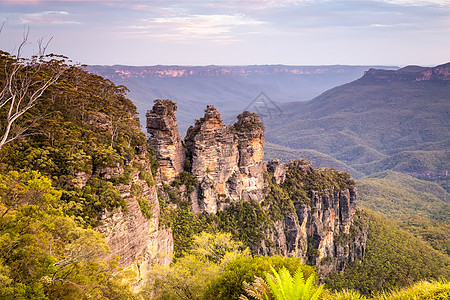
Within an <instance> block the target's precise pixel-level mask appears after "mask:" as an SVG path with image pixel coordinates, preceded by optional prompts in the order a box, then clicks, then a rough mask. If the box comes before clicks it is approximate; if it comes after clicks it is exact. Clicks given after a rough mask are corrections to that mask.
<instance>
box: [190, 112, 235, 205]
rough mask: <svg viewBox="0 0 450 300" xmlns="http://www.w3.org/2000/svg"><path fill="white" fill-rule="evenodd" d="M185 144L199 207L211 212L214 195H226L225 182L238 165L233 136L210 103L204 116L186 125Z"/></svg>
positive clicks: (215, 198) (227, 191) (227, 193)
mask: <svg viewBox="0 0 450 300" xmlns="http://www.w3.org/2000/svg"><path fill="white" fill-rule="evenodd" d="M185 144H186V148H187V149H188V151H189V154H190V157H191V164H192V170H191V173H192V174H193V175H194V176H195V177H196V178H197V180H198V182H199V184H198V186H197V188H198V192H197V193H198V195H199V197H198V198H199V200H200V203H199V204H200V205H199V206H200V209H201V210H204V211H206V212H208V213H215V212H217V209H218V204H217V198H218V195H220V194H223V195H227V196H229V195H230V191H229V188H228V186H227V182H228V180H229V179H230V177H231V176H232V175H233V173H234V172H235V171H236V170H237V168H238V161H239V152H238V147H237V143H236V137H235V136H234V134H233V133H232V132H231V131H230V130H229V129H228V128H227V127H226V126H225V125H224V124H223V122H222V118H221V117H220V114H219V112H218V111H217V110H216V109H215V108H214V106H212V105H208V107H207V108H206V110H205V116H204V117H203V118H201V119H200V120H197V121H196V123H195V125H194V126H191V127H189V129H188V131H187V134H186V138H185Z"/></svg>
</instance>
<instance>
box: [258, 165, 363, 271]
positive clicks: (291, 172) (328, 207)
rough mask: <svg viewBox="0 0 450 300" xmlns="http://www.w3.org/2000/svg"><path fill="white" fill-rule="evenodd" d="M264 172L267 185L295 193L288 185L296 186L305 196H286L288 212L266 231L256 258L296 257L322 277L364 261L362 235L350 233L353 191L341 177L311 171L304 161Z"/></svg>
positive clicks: (360, 233)
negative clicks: (267, 176)
mask: <svg viewBox="0 0 450 300" xmlns="http://www.w3.org/2000/svg"><path fill="white" fill-rule="evenodd" d="M267 169H268V171H269V172H271V173H272V174H273V181H274V182H273V183H272V184H275V185H276V186H278V187H279V188H282V189H284V190H285V191H288V190H289V189H293V188H294V187H293V185H292V182H299V183H300V185H301V186H302V187H303V188H302V190H304V191H305V192H306V194H307V197H306V198H303V199H302V198H296V196H293V197H292V196H291V199H292V204H293V209H291V210H289V209H286V210H284V211H283V217H282V220H281V221H279V222H277V223H275V224H274V226H272V227H271V228H270V229H269V230H268V231H267V236H268V240H269V241H270V243H267V242H266V243H264V244H263V245H262V247H261V248H260V249H258V252H259V254H263V255H274V254H282V255H290V256H298V257H301V258H302V259H303V260H304V261H305V262H307V261H308V262H309V263H310V264H312V265H315V266H317V267H318V269H319V274H320V275H321V276H322V277H323V276H326V275H327V274H329V273H330V272H332V271H340V270H343V269H344V267H345V265H346V263H347V262H348V261H353V260H362V259H363V257H364V253H365V244H366V240H367V232H366V231H364V230H359V231H358V230H353V231H352V232H351V231H350V228H351V226H352V225H353V218H354V215H355V212H356V198H357V192H356V187H355V185H354V183H353V181H351V180H349V178H347V176H346V175H345V173H343V172H337V171H331V170H328V171H322V170H315V169H314V166H313V165H312V164H311V163H306V162H305V161H304V160H303V161H292V162H290V163H288V164H287V165H283V164H282V163H281V162H280V161H279V160H275V161H271V162H269V163H268V167H267ZM325 172H328V173H325ZM321 178H322V179H321ZM323 178H327V179H323ZM312 180H314V181H312ZM289 181H291V182H289ZM285 205H286V203H285ZM266 244H270V245H275V246H272V247H267V246H265V245H266Z"/></svg>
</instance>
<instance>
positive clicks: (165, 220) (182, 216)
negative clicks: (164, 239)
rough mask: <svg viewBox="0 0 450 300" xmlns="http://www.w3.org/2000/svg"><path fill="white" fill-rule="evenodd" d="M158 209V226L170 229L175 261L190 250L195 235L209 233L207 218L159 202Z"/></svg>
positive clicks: (209, 227) (188, 210)
mask: <svg viewBox="0 0 450 300" xmlns="http://www.w3.org/2000/svg"><path fill="white" fill-rule="evenodd" d="M160 209H161V215H160V220H159V221H160V224H161V225H162V226H165V227H168V228H171V229H172V234H173V241H174V258H175V259H177V258H179V257H181V256H183V255H184V254H186V253H187V252H188V251H189V250H190V249H191V247H192V245H193V242H194V240H193V237H194V236H195V235H197V234H200V233H201V232H202V231H205V230H206V231H211V226H210V223H211V222H210V221H209V220H208V217H207V216H204V215H196V214H194V213H193V212H192V211H191V210H190V209H186V208H178V209H177V208H174V207H171V206H168V205H167V204H165V203H164V202H163V201H160ZM213 231H214V230H213Z"/></svg>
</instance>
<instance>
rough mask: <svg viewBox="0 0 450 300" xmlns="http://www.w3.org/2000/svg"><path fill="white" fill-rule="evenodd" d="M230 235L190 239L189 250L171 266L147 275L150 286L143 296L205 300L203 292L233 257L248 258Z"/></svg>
mask: <svg viewBox="0 0 450 300" xmlns="http://www.w3.org/2000/svg"><path fill="white" fill-rule="evenodd" d="M240 246H241V243H239V242H235V241H233V240H232V239H231V235H230V234H226V233H218V234H210V233H204V232H203V233H201V234H200V235H197V236H195V237H194V238H193V245H192V249H191V251H189V252H188V253H186V255H185V256H183V257H181V258H179V259H177V261H176V262H175V263H174V264H172V265H171V266H156V267H155V269H154V270H153V272H152V273H151V276H150V278H149V279H150V281H152V282H153V283H152V284H150V286H148V287H147V289H146V290H145V292H144V294H149V295H153V297H154V298H156V299H186V300H188V299H205V298H204V292H205V290H206V289H207V287H208V285H209V284H210V282H211V281H213V280H214V279H216V278H217V277H218V276H219V274H220V272H221V271H222V270H223V267H224V266H225V265H226V264H227V263H228V262H229V261H230V260H231V259H233V258H235V257H238V256H240V255H249V252H248V250H246V251H241V250H240V249H239V248H240Z"/></svg>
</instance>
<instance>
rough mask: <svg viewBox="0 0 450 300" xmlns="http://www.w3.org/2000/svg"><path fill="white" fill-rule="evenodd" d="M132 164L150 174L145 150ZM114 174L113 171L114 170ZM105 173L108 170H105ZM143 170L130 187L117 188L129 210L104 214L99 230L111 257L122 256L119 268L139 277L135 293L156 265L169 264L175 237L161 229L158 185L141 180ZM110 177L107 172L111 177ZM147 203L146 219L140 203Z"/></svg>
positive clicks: (136, 173) (135, 174)
mask: <svg viewBox="0 0 450 300" xmlns="http://www.w3.org/2000/svg"><path fill="white" fill-rule="evenodd" d="M132 164H134V165H140V169H141V170H144V171H147V172H148V174H151V170H150V167H149V164H148V161H146V159H145V151H144V153H142V154H141V155H138V156H137V159H135V160H134V161H133V162H132ZM110 171H111V172H113V173H114V170H113V169H111V170H110ZM105 172H106V171H105ZM139 173H140V171H139V170H138V169H136V168H133V169H132V173H131V176H130V177H131V180H130V184H119V185H117V189H118V190H119V192H120V194H121V196H122V198H123V199H125V201H126V205H127V210H126V212H123V211H122V210H121V208H118V209H116V210H114V211H104V213H103V214H102V215H100V216H99V223H100V225H99V226H98V227H97V228H96V230H97V231H99V232H102V233H104V234H105V239H106V242H107V244H108V246H109V248H110V250H111V253H110V255H109V257H107V258H106V259H114V258H115V257H116V256H120V260H119V266H121V267H124V268H125V269H126V270H132V271H134V272H135V273H136V274H137V278H135V277H130V278H129V283H130V286H131V287H132V288H133V290H134V291H136V292H137V291H139V290H140V289H141V288H142V287H143V285H144V284H145V282H146V280H147V277H148V276H147V274H148V272H149V270H150V267H151V265H152V264H154V263H159V264H166V265H168V264H170V263H171V261H172V255H173V238H172V233H171V231H170V229H169V230H168V229H165V228H160V227H159V215H160V208H159V201H158V195H157V192H156V188H155V185H154V184H153V185H149V184H148V183H147V182H146V181H144V180H142V179H140V178H139V177H140V176H139ZM109 175H111V174H108V173H107V172H106V173H105V176H106V177H108V176H109ZM149 176H151V175H149ZM137 198H139V199H140V200H141V201H147V202H148V205H149V206H150V207H151V216H150V217H148V216H147V217H145V216H144V215H143V213H142V211H141V208H140V204H139V203H138V201H137Z"/></svg>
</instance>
